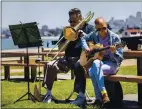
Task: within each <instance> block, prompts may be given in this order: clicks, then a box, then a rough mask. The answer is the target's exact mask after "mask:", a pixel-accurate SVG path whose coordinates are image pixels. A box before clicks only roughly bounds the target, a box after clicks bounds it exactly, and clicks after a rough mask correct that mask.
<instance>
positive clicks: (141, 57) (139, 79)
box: [2, 51, 142, 104]
mask: <svg viewBox="0 0 142 109" xmlns="http://www.w3.org/2000/svg"><path fill="white" fill-rule="evenodd" d="M46 54H47V53H44V52H42V53H39V55H43V56H45V55H46ZM56 54H57V52H51V53H50V54H49V55H48V56H49V57H53V56H55V55H56ZM3 55H4V54H2V57H3ZM7 55H8V53H7ZM7 55H6V53H5V56H7ZM10 55H12V56H25V58H27V57H26V53H10ZM31 55H38V53H29V56H31ZM58 56H59V57H61V56H64V52H60V53H59V55H58ZM28 58H29V57H28ZM124 58H125V59H137V76H134V75H132V76H131V75H109V76H108V75H107V76H105V79H106V80H111V81H115V82H119V81H125V82H136V83H138V101H139V103H140V104H142V51H124ZM25 60H26V59H25ZM2 65H3V66H5V70H6V69H9V68H8V67H6V66H8V65H6V64H3V63H2ZM11 65H12V64H11ZM19 65H20V64H19ZM21 65H22V66H24V67H27V66H26V65H25V64H21ZM41 65H43V64H41ZM9 66H10V65H9ZM13 66H16V64H15V65H14V64H13ZM17 66H18V65H17ZM29 66H34V65H29ZM32 69H35V68H33V67H32ZM7 71H9V70H7ZM7 71H5V72H7ZM7 75H9V74H7ZM5 77H6V78H8V76H6V74H5ZM118 90H122V89H120V87H119V88H118ZM120 92H121V91H120Z"/></svg>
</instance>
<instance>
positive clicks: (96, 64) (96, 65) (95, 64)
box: [93, 59, 103, 67]
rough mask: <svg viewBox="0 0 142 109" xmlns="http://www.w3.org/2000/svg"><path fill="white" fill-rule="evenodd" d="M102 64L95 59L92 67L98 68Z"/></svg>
mask: <svg viewBox="0 0 142 109" xmlns="http://www.w3.org/2000/svg"><path fill="white" fill-rule="evenodd" d="M102 64H103V63H102V61H101V60H99V59H96V60H94V61H93V66H94V67H100V65H102Z"/></svg>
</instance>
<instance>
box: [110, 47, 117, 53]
mask: <svg viewBox="0 0 142 109" xmlns="http://www.w3.org/2000/svg"><path fill="white" fill-rule="evenodd" d="M109 49H110V51H111V53H115V52H116V45H112V46H110V48H109Z"/></svg>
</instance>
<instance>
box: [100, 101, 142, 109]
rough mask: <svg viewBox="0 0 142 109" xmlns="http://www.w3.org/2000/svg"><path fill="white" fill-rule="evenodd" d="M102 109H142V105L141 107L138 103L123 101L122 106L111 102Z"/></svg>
mask: <svg viewBox="0 0 142 109" xmlns="http://www.w3.org/2000/svg"><path fill="white" fill-rule="evenodd" d="M102 109H142V105H141V106H140V105H139V104H138V102H137V101H129V100H123V103H122V104H117V103H111V102H109V103H107V104H105V105H104V106H103V107H102Z"/></svg>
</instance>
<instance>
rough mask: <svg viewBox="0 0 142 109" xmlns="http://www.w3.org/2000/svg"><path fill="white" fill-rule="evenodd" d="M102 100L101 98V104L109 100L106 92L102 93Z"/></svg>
mask: <svg viewBox="0 0 142 109" xmlns="http://www.w3.org/2000/svg"><path fill="white" fill-rule="evenodd" d="M102 100H103V104H106V103H108V102H110V100H109V97H108V95H107V93H104V94H103V95H102Z"/></svg>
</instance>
